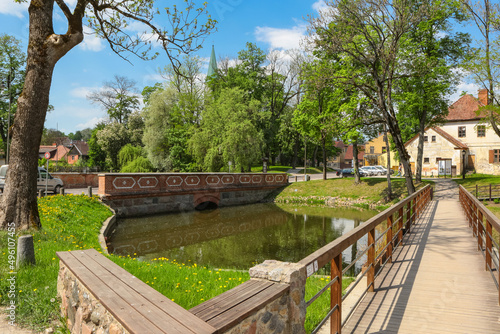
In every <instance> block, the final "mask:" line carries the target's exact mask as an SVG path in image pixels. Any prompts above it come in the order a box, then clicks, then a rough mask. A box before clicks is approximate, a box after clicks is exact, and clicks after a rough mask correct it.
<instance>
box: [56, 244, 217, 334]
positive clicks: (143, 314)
mask: <svg viewBox="0 0 500 334" xmlns="http://www.w3.org/2000/svg"><path fill="white" fill-rule="evenodd" d="M57 256H58V257H59V258H60V259H61V261H62V262H63V263H64V265H65V266H66V267H67V268H68V269H69V270H70V271H71V272H72V273H73V274H74V275H75V277H76V278H77V279H78V280H79V281H80V282H81V283H82V284H83V285H84V286H85V287H86V288H87V289H88V290H89V291H90V293H92V295H93V296H94V297H95V298H97V299H98V300H99V302H100V303H101V304H102V305H103V306H104V307H105V308H106V309H107V310H108V312H110V313H111V314H112V315H113V317H114V318H115V319H116V320H117V321H118V322H119V323H120V324H121V325H122V326H123V327H124V328H125V329H126V330H127V331H129V332H130V333H138V334H143V333H148V334H149V333H151V334H153V333H158V334H161V333H169V334H172V333H178V334H187V333H200V334H202V333H203V334H205V333H216V329H215V328H214V327H212V326H211V325H209V324H207V323H206V322H205V321H203V320H201V319H200V318H198V317H197V316H196V315H194V314H193V313H191V312H189V311H187V310H185V309H184V308H182V307H181V306H179V305H177V304H176V303H174V302H173V301H171V300H170V299H169V298H167V297H165V296H164V295H162V294H161V293H159V292H157V291H156V290H155V289H153V288H151V287H150V286H148V285H147V284H145V283H144V282H142V281H141V280H139V279H138V278H136V277H134V276H133V275H132V274H130V273H129V272H128V271H126V270H124V269H122V268H121V267H119V266H118V265H116V264H115V263H113V262H112V261H111V260H109V259H107V258H106V257H105V256H103V255H102V254H100V253H99V252H97V251H96V250H94V249H89V250H82V251H71V252H59V253H57Z"/></svg>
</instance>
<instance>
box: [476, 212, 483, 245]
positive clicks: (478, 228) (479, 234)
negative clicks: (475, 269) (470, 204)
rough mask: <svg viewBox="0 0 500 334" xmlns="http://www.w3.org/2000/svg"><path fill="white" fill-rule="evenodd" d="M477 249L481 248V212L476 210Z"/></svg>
mask: <svg viewBox="0 0 500 334" xmlns="http://www.w3.org/2000/svg"><path fill="white" fill-rule="evenodd" d="M476 212H477V216H478V217H477V250H479V251H482V250H483V213H482V212H481V210H477V211H476Z"/></svg>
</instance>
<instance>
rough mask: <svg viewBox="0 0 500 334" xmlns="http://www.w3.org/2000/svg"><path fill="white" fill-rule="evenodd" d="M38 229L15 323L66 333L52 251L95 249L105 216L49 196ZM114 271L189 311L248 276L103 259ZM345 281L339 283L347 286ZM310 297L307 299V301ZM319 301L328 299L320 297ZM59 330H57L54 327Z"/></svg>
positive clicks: (0, 292) (22, 276) (75, 199)
mask: <svg viewBox="0 0 500 334" xmlns="http://www.w3.org/2000/svg"><path fill="white" fill-rule="evenodd" d="M39 211H40V218H41V221H42V226H43V229H42V230H40V231H31V233H32V234H33V236H34V244H35V255H36V265H35V266H33V267H32V266H29V267H24V268H21V269H19V270H18V272H17V276H16V299H15V300H16V305H17V308H16V324H18V325H21V326H22V327H27V328H31V329H34V330H37V331H43V330H44V329H45V328H47V327H53V328H56V333H67V332H68V331H67V329H66V328H65V327H64V324H65V320H64V319H60V315H59V314H60V313H59V307H60V306H59V300H58V298H57V276H58V272H59V259H58V258H57V256H56V252H58V251H70V250H78V249H88V248H94V249H97V250H100V246H99V243H98V234H99V231H100V228H101V226H102V222H103V221H105V220H106V219H107V218H108V217H109V216H110V215H111V212H110V211H109V209H108V208H107V207H105V206H104V205H102V204H101V203H100V202H99V201H98V199H97V198H96V197H94V198H89V197H87V196H84V195H78V196H73V195H67V196H60V195H58V196H50V197H45V198H43V199H40V200H39ZM7 247H8V233H7V232H6V231H0V254H2V256H0V304H1V305H3V306H7V305H8V303H10V298H9V296H8V292H9V285H10V284H9V282H8V281H7V280H6V279H7V278H8V277H10V274H9V271H8V269H7V268H8V248H7ZM109 258H110V259H111V260H112V261H114V262H115V263H116V264H118V265H119V266H121V267H123V268H125V269H126V270H128V271H129V272H130V273H132V274H133V275H135V276H136V277H138V278H139V279H141V280H142V281H143V282H145V283H146V284H148V285H150V286H151V287H153V288H154V289H156V290H157V291H159V292H160V293H162V294H163V295H165V296H167V297H168V298H170V299H172V300H173V301H174V302H176V303H177V304H179V305H180V306H182V307H184V308H186V309H190V308H191V307H193V306H196V305H198V304H200V303H202V302H203V301H205V300H208V299H210V298H212V297H215V296H217V295H219V294H221V293H222V292H224V291H227V290H230V289H232V288H233V287H236V286H237V285H239V284H241V283H243V282H245V281H247V280H248V279H249V278H250V277H249V274H248V272H242V271H231V270H218V269H217V268H207V267H199V266H198V265H197V264H195V263H191V262H189V263H178V262H177V261H176V260H175V259H166V258H156V259H153V260H152V261H141V259H140V258H134V257H130V256H127V257H120V256H113V255H112V256H109ZM348 282H349V281H348V280H346V283H345V284H348ZM320 284H321V286H324V282H321V279H319V280H315V279H311V278H310V279H308V282H307V286H306V290H307V291H308V293H309V291H316V290H318V286H319V285H320ZM309 298H310V297H309ZM322 298H328V294H325V296H324V297H322ZM328 305H329V300H327V299H325V300H323V299H322V300H320V301H317V302H315V305H314V306H311V307H310V308H309V309H308V319H312V320H308V326H309V328H311V329H312V327H314V326H315V325H316V324H317V322H316V323H315V321H316V320H314V319H321V318H322V317H323V316H324V315H326V311H325V307H327V306H328ZM58 326H59V327H58Z"/></svg>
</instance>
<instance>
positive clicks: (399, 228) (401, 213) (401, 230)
mask: <svg viewBox="0 0 500 334" xmlns="http://www.w3.org/2000/svg"><path fill="white" fill-rule="evenodd" d="M403 215H404V212H403V207H400V208H399V226H398V230H399V233H398V244H400V245H401V246H403V243H402V242H403V219H404V216H403Z"/></svg>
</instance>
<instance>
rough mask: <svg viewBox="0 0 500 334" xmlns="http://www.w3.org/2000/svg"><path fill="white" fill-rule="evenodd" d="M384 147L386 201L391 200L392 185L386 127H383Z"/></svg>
mask: <svg viewBox="0 0 500 334" xmlns="http://www.w3.org/2000/svg"><path fill="white" fill-rule="evenodd" d="M384 128H385V131H384V139H385V147H386V151H387V201H390V200H391V199H392V184H391V150H390V149H389V137H388V135H387V127H384Z"/></svg>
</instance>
